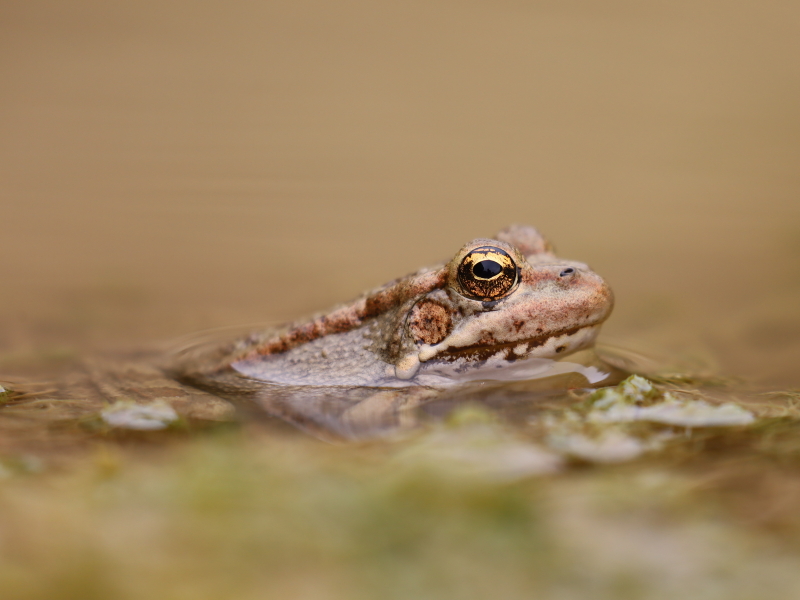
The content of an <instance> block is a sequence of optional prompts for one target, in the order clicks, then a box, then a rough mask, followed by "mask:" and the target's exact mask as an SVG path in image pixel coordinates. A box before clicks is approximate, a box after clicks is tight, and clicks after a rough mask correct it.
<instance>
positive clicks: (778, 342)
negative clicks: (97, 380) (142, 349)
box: [0, 0, 800, 386]
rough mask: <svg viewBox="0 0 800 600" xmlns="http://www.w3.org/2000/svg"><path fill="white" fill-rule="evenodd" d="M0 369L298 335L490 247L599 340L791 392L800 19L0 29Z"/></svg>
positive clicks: (315, 13)
mask: <svg viewBox="0 0 800 600" xmlns="http://www.w3.org/2000/svg"><path fill="white" fill-rule="evenodd" d="M0 81H2V83H1V84H0V90H2V93H0V256H1V257H2V258H1V259H0V289H2V294H0V352H2V353H5V354H9V353H11V354H14V353H24V352H34V351H42V350H47V349H67V350H79V351H83V350H85V349H98V348H106V347H111V346H114V347H128V346H131V347H132V346H135V345H139V344H149V343H153V342H159V341H162V340H169V339H172V338H174V337H176V336H180V335H183V334H186V333H190V332H192V331H195V330H199V329H205V328H212V327H220V326H226V325H238V324H242V323H250V322H274V321H282V320H286V319H291V318H296V317H299V316H302V315H303V314H305V313H308V312H311V311H315V310H318V309H323V308H325V307H327V306H329V305H330V304H332V303H335V302H340V301H344V300H347V299H349V298H351V297H353V296H355V295H357V294H358V293H360V292H361V291H362V290H363V289H366V288H370V287H372V286H375V285H379V284H382V283H384V282H385V281H388V280H390V279H393V278H395V277H398V276H400V275H403V274H405V273H407V272H409V271H413V270H415V269H417V268H418V267H420V266H423V265H426V264H432V263H436V262H438V261H440V260H445V259H448V258H449V257H451V256H452V255H453V254H454V253H455V252H456V250H457V249H458V248H459V247H460V246H461V245H462V244H463V243H464V242H466V241H468V240H469V239H471V238H474V237H478V236H490V235H492V234H493V233H495V232H496V231H497V230H498V229H499V228H501V227H503V226H505V225H507V224H509V223H512V222H521V223H529V224H532V225H535V226H537V227H538V228H540V229H541V230H542V231H543V232H544V233H545V234H546V235H547V236H548V237H549V238H550V239H551V240H552V241H553V242H554V243H555V245H556V247H557V249H558V250H559V253H560V254H562V255H563V256H565V257H568V258H573V259H578V260H582V261H585V262H588V263H589V264H590V265H591V266H592V267H593V268H594V269H595V270H597V271H598V272H599V273H600V274H602V275H603V276H604V277H606V278H607V279H608V281H609V282H610V283H611V285H612V287H613V288H614V290H615V292H616V295H617V308H616V310H615V314H614V315H613V316H612V318H611V320H610V321H609V322H608V324H607V325H606V329H605V333H604V335H603V337H602V338H601V339H603V340H605V341H606V342H609V343H614V344H619V345H622V346H625V347H628V348H633V349H638V350H642V351H644V352H646V353H647V352H653V353H659V354H664V355H667V356H678V355H681V356H683V355H686V356H700V357H703V359H704V360H707V361H711V362H712V363H714V364H716V365H718V368H719V369H720V371H721V372H724V373H726V374H729V375H737V376H741V377H744V378H746V379H751V380H758V381H761V382H763V383H766V384H769V385H785V386H796V385H800V369H798V359H800V310H798V304H799V303H800V168H798V167H800V110H798V108H800V8H798V5H797V4H796V3H793V2H788V1H785V0H784V1H780V0H761V1H759V2H755V1H752V0H750V1H746V0H727V1H725V2H722V1H717V0H705V1H703V2H699V3H698V2H687V1H684V0H677V1H676V0H670V1H666V0H663V1H661V0H656V1H653V2H647V3H642V2H635V1H633V0H608V1H605V2H602V3H598V2H594V1H590V0H561V1H558V2H555V1H550V0H539V1H524V0H493V1H492V2H479V1H461V2H454V1H437V2H430V1H427V2H416V1H414V0H410V1H407V2H403V3H377V2H365V1H351V0H343V1H341V2H335V3H331V2H322V1H313V0H312V1H307V0H299V1H295V2H291V3H290V2H246V1H228V2H209V1H194V2H186V1H182V0H172V1H169V2H155V1H149V0H141V1H139V2H136V3H124V4H123V3H108V2H100V1H99V0H75V1H73V2H68V3H67V2H53V1H30V2H24V3H23V2H4V3H2V5H0Z"/></svg>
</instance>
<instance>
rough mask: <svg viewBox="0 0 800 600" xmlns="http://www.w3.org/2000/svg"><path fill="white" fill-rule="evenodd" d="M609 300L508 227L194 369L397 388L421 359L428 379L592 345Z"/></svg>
mask: <svg viewBox="0 0 800 600" xmlns="http://www.w3.org/2000/svg"><path fill="white" fill-rule="evenodd" d="M486 260H489V262H485V261H486ZM487 265H488V267H487ZM612 306H613V296H612V294H611V290H610V289H609V288H608V286H607V285H606V284H605V282H603V280H602V279H601V278H600V277H599V276H597V275H596V274H595V273H593V272H592V271H591V270H590V269H589V268H588V267H587V266H586V265H583V264H582V263H576V262H571V261H565V260H563V259H559V258H557V257H555V256H554V255H553V254H552V251H551V246H550V244H549V243H547V242H546V241H545V240H544V238H543V237H542V236H541V235H540V234H539V233H538V232H537V231H536V230H535V229H533V228H532V227H525V226H520V225H517V226H512V227H509V228H507V229H505V230H503V231H501V232H500V233H499V234H498V235H497V239H476V240H473V241H472V242H470V243H468V244H466V245H465V246H464V247H463V248H461V250H460V251H459V252H458V253H457V254H456V255H455V257H454V258H453V259H452V260H451V261H450V262H448V263H447V264H444V265H441V266H439V267H435V268H431V269H423V270H421V271H418V272H416V273H413V274H411V275H409V276H407V277H403V278H401V279H397V280H395V281H392V282H390V283H388V284H386V285H384V286H382V287H380V288H377V289H375V290H372V291H371V292H368V293H366V294H364V295H363V296H361V297H359V298H357V299H356V300H354V301H353V302H351V303H349V304H346V305H343V306H340V307H337V308H335V309H333V310H332V311H330V312H328V313H326V314H323V315H318V316H315V317H312V318H311V319H308V320H306V321H303V322H299V323H296V324H292V325H289V326H287V327H285V328H283V329H281V330H278V331H276V332H273V333H270V332H264V333H256V334H253V335H251V336H249V337H247V338H245V339H242V340H240V341H238V342H236V343H235V344H234V345H233V346H232V347H230V349H229V350H227V351H223V352H221V353H217V354H216V356H217V357H218V359H217V360H218V361H219V362H216V361H215V362H216V366H215V367H213V368H212V369H211V370H206V371H205V372H206V373H207V374H209V376H211V374H212V372H216V373H222V372H224V371H226V370H231V369H233V370H234V371H237V372H239V373H240V374H242V375H245V376H246V377H251V378H254V379H256V380H264V381H276V382H284V383H290V384H292V385H374V386H383V385H397V382H398V381H409V382H410V381H411V380H416V379H415V378H416V376H417V374H418V373H420V369H421V368H422V365H427V366H426V367H425V369H427V370H429V371H430V369H434V371H435V372H436V375H437V376H439V375H441V373H442V369H441V368H439V367H436V365H446V364H452V365H454V366H453V369H454V371H453V372H463V371H464V370H469V369H473V370H474V369H475V368H481V365H482V364H484V363H487V361H490V362H491V365H490V366H491V367H492V368H494V367H496V366H498V365H497V359H500V360H501V364H500V365H499V366H502V364H504V363H508V364H510V363H512V362H515V361H517V360H521V359H524V358H528V357H537V358H550V357H555V356H556V355H559V356H561V355H566V354H570V353H572V352H575V351H577V350H580V349H582V348H585V347H588V346H589V345H591V343H592V342H593V340H594V336H595V335H596V333H597V327H598V326H599V324H600V323H602V322H603V321H604V320H605V319H606V318H607V317H608V315H609V314H610V312H611V308H612ZM502 361H504V363H503V362H502ZM425 369H423V371H424V370H425ZM437 369H438V370H437ZM434 371H431V372H432V373H433V372H434ZM445 377H447V375H445ZM393 382H394V383H393Z"/></svg>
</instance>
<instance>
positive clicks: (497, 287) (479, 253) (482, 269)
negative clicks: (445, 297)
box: [458, 246, 517, 302]
mask: <svg viewBox="0 0 800 600" xmlns="http://www.w3.org/2000/svg"><path fill="white" fill-rule="evenodd" d="M458 282H459V283H460V284H461V288H462V290H463V291H464V295H465V296H467V297H468V298H472V299H474V300H482V301H483V302H489V301H491V300H498V299H500V298H502V297H503V296H505V295H506V294H508V293H509V292H510V291H511V290H512V289H513V287H514V285H515V284H516V283H517V265H516V264H515V263H514V259H512V258H511V256H509V255H508V253H507V252H505V251H504V250H501V249H500V248H495V247H494V246H481V247H480V248H475V249H474V250H472V251H471V252H470V253H469V254H467V255H466V256H465V257H464V259H463V260H462V261H461V264H460V265H458Z"/></svg>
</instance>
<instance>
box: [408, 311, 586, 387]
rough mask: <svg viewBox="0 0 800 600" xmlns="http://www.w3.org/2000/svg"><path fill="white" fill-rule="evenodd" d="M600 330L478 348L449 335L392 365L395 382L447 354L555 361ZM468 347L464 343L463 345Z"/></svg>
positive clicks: (553, 334) (575, 330)
mask: <svg viewBox="0 0 800 600" xmlns="http://www.w3.org/2000/svg"><path fill="white" fill-rule="evenodd" d="M599 330H600V324H599V323H593V324H590V325H583V326H581V327H571V328H568V329H560V330H558V331H554V332H551V333H548V334H546V335H541V336H537V337H533V338H527V339H521V340H515V341H513V342H507V343H504V344H497V345H493V346H485V345H481V344H471V343H469V342H470V341H471V338H468V337H465V338H464V339H460V337H459V336H458V334H456V335H451V336H450V337H448V338H447V339H446V340H445V341H443V342H441V343H439V344H435V345H430V344H423V345H421V346H420V347H419V350H418V351H417V352H414V353H411V354H408V355H406V356H404V357H402V358H401V359H400V360H399V361H397V364H396V365H395V377H397V378H398V379H411V378H412V377H414V376H415V375H416V374H417V372H418V371H419V369H420V367H421V366H422V363H424V362H427V361H429V360H431V359H432V358H435V357H436V356H438V355H440V354H444V353H448V352H452V351H455V352H469V351H471V350H474V351H476V352H478V353H480V351H481V350H484V351H489V352H491V354H496V353H497V352H500V351H502V350H504V349H508V348H519V347H524V348H525V350H524V352H523V356H520V358H527V357H529V356H531V355H535V356H537V357H540V358H554V357H556V356H558V357H561V356H567V355H568V354H572V353H573V352H576V351H578V350H583V349H584V348H588V347H589V346H591V345H592V343H593V342H594V340H595V338H596V337H597V333H598V332H599ZM465 341H466V342H467V343H464V342H465Z"/></svg>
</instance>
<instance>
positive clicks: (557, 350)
mask: <svg viewBox="0 0 800 600" xmlns="http://www.w3.org/2000/svg"><path fill="white" fill-rule="evenodd" d="M566 349H567V347H566V346H559V347H558V348H556V352H557V353H559V352H563V351H564V350H566Z"/></svg>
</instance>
